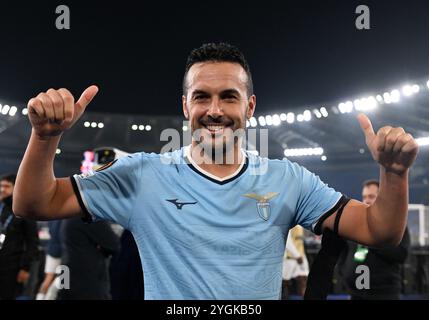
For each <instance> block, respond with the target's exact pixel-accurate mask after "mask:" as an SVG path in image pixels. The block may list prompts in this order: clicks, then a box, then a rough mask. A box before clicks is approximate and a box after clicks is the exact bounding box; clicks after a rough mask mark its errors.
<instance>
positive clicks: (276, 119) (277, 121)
mask: <svg viewBox="0 0 429 320" xmlns="http://www.w3.org/2000/svg"><path fill="white" fill-rule="evenodd" d="M281 123H282V121H281V120H280V116H279V115H278V114H274V115H273V126H279V125H280V124H281Z"/></svg>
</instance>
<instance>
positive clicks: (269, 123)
mask: <svg viewBox="0 0 429 320" xmlns="http://www.w3.org/2000/svg"><path fill="white" fill-rule="evenodd" d="M265 122H266V124H267V126H272V125H273V117H272V116H270V115H268V116H265Z"/></svg>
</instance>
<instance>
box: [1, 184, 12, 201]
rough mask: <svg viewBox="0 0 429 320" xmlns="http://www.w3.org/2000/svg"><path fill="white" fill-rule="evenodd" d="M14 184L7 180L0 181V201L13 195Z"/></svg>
mask: <svg viewBox="0 0 429 320" xmlns="http://www.w3.org/2000/svg"><path fill="white" fill-rule="evenodd" d="M13 187H14V184H13V183H12V182H9V181H7V180H1V181H0V200H3V199H5V198H7V197H10V196H11V195H12V193H13Z"/></svg>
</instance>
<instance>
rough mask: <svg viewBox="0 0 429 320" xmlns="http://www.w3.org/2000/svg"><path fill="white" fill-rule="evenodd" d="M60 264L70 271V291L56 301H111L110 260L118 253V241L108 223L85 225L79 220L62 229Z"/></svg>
mask: <svg viewBox="0 0 429 320" xmlns="http://www.w3.org/2000/svg"><path fill="white" fill-rule="evenodd" d="M61 234H62V244H63V247H62V257H61V264H62V265H64V266H67V267H68V268H69V275H70V279H69V280H70V287H69V289H67V288H63V289H60V290H59V292H58V299H59V300H110V299H111V294H110V279H109V272H108V269H109V257H110V256H111V255H113V254H114V253H116V252H118V250H119V237H118V236H117V235H116V234H115V233H114V231H113V230H112V228H111V225H110V223H109V222H107V221H99V222H95V223H90V224H87V223H84V222H83V221H82V219H81V218H80V217H75V218H71V219H68V220H65V221H64V222H63V224H62V227H61Z"/></svg>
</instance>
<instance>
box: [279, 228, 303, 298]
mask: <svg viewBox="0 0 429 320" xmlns="http://www.w3.org/2000/svg"><path fill="white" fill-rule="evenodd" d="M308 273H309V268H308V261H307V257H306V255H305V250H304V229H303V228H302V227H301V226H295V227H294V228H292V229H291V230H290V231H289V233H288V238H287V242H286V250H285V255H284V260H283V282H282V300H286V299H287V297H288V293H289V288H290V286H291V284H292V282H295V284H296V292H297V294H298V295H300V296H304V292H305V288H306V285H307V276H308Z"/></svg>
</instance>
